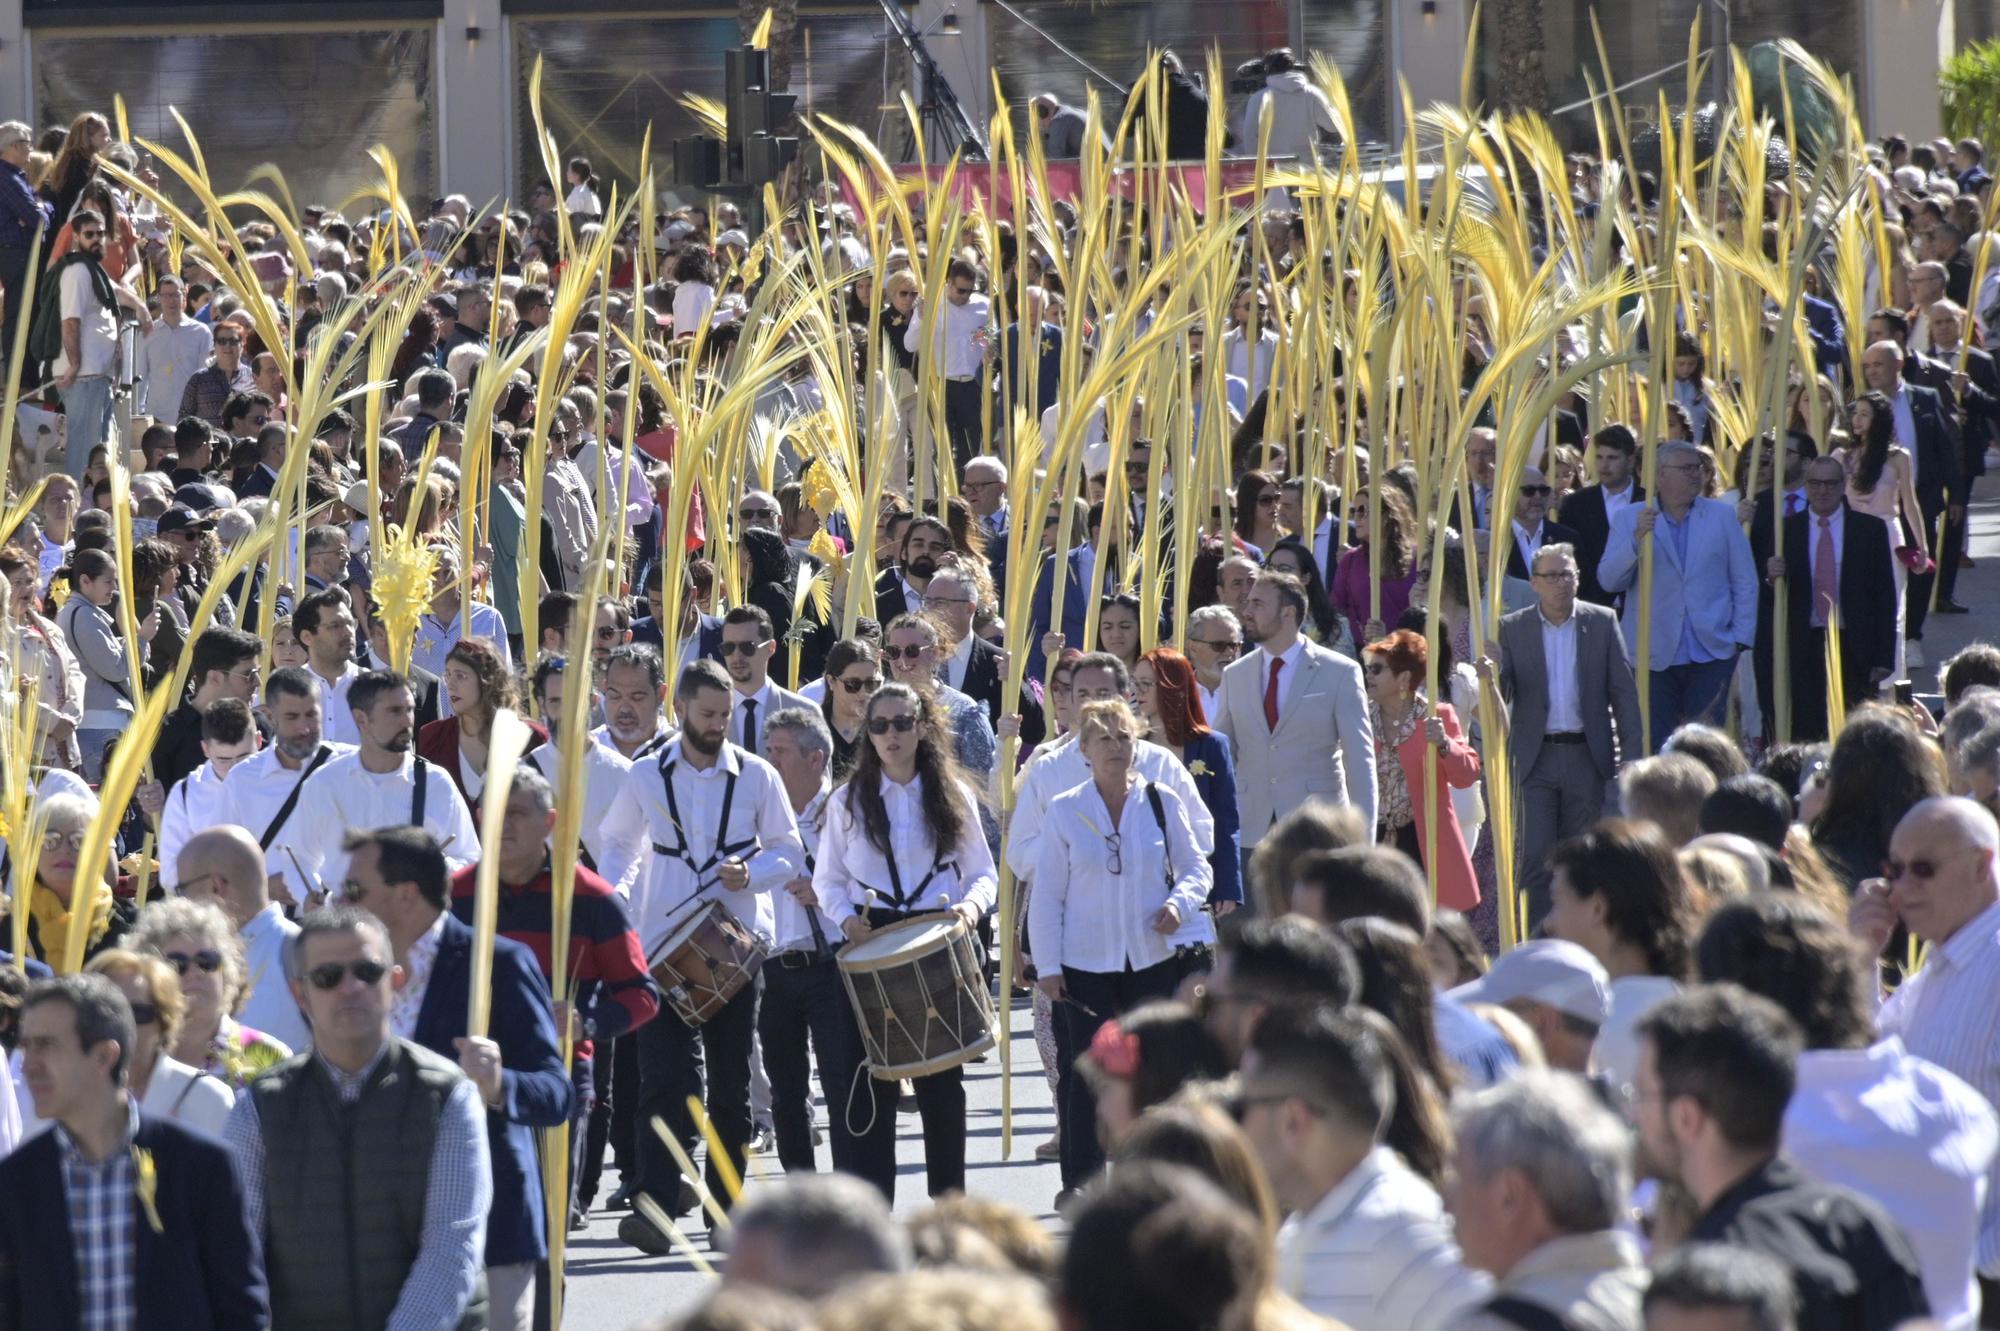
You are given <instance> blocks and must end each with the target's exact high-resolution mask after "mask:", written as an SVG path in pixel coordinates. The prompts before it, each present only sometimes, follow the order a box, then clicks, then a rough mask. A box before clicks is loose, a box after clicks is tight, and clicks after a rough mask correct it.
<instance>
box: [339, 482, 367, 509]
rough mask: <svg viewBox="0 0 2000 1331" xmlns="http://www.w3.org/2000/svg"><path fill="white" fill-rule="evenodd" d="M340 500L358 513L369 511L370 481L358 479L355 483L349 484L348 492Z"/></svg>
mask: <svg viewBox="0 0 2000 1331" xmlns="http://www.w3.org/2000/svg"><path fill="white" fill-rule="evenodd" d="M340 502H341V503H343V504H345V505H347V506H348V507H349V508H351V509H353V510H354V511H355V512H356V513H366V512H367V511H368V482H366V481H356V482H355V483H354V484H352V485H350V486H348V487H347V493H346V494H343V495H342V496H341V497H340Z"/></svg>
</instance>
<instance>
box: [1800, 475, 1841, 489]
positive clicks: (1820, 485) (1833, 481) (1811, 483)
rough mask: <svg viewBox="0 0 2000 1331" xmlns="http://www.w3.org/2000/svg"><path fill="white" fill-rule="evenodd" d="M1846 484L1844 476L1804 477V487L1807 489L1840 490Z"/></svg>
mask: <svg viewBox="0 0 2000 1331" xmlns="http://www.w3.org/2000/svg"><path fill="white" fill-rule="evenodd" d="M1846 486H1847V478H1846V477H1845V476H1833V477H1825V478H1822V479H1820V480H1814V479H1813V478H1812V477H1810V476H1808V477H1807V478H1806V489H1808V490H1840V489H1845V488H1846Z"/></svg>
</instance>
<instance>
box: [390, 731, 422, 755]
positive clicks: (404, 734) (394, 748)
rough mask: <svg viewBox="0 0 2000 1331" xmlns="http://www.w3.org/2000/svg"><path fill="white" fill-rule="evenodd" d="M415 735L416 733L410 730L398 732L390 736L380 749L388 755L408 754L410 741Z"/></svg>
mask: <svg viewBox="0 0 2000 1331" xmlns="http://www.w3.org/2000/svg"><path fill="white" fill-rule="evenodd" d="M415 733H416V732H414V731H410V730H399V731H397V732H396V733H395V734H394V735H392V736H390V737H389V742H388V743H386V744H384V745H383V746H382V747H383V748H385V749H387V750H388V751H389V752H390V753H408V752H409V751H410V740H411V738H412V737H413V736H414V734H415Z"/></svg>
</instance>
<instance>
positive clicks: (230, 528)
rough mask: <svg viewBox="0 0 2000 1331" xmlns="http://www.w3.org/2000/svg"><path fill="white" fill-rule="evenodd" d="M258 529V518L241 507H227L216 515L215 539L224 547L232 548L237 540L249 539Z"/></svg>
mask: <svg viewBox="0 0 2000 1331" xmlns="http://www.w3.org/2000/svg"><path fill="white" fill-rule="evenodd" d="M256 530H257V519H256V518H254V517H252V516H251V515H250V514H249V513H247V512H245V511H244V510H243V509H240V508H225V509H223V510H222V511H221V512H220V513H218V514H216V515H215V539H216V540H218V541H220V542H221V543H222V547H223V549H225V550H227V549H232V548H234V547H235V545H236V544H237V542H239V541H244V540H248V539H249V538H250V536H251V534H252V533H254V532H255V531H256Z"/></svg>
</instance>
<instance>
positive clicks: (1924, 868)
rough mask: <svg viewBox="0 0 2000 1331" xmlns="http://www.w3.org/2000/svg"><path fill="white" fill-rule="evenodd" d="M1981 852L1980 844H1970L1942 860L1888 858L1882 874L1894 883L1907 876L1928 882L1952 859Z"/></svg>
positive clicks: (1884, 863) (1883, 864)
mask: <svg viewBox="0 0 2000 1331" xmlns="http://www.w3.org/2000/svg"><path fill="white" fill-rule="evenodd" d="M1979 853H1981V852H1980V848H1979V847H1978V846H1968V847H1966V848H1965V849H1964V850H1962V851H1960V852H1959V853H1958V855H1948V856H1946V857H1945V858H1944V859H1942V860H1926V859H1915V860H1898V859H1886V860H1883V861H1882V876H1883V877H1884V878H1886V879H1888V880H1889V881H1890V882H1892V883H1900V882H1902V881H1903V879H1904V878H1905V877H1909V878H1914V879H1916V880H1917V881H1918V882H1920V883H1928V882H1929V881H1931V879H1933V878H1935V877H1937V876H1938V875H1939V874H1940V873H1943V872H1944V866H1945V865H1947V864H1949V863H1951V862H1952V860H1954V859H1958V858H1961V857H1963V856H1964V855H1967V854H1974V855H1977V854H1979Z"/></svg>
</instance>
